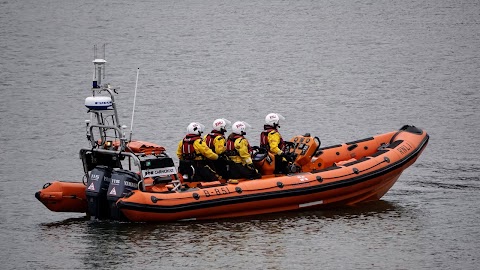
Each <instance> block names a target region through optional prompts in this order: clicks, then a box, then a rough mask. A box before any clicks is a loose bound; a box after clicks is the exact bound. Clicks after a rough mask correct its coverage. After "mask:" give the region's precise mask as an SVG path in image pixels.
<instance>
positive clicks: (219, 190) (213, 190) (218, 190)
mask: <svg viewBox="0 0 480 270" xmlns="http://www.w3.org/2000/svg"><path fill="white" fill-rule="evenodd" d="M203 193H205V196H206V197H210V196H212V195H223V194H229V193H230V190H228V188H227V187H221V188H209V189H205V190H203Z"/></svg>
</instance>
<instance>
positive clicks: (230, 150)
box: [225, 133, 251, 156]
mask: <svg viewBox="0 0 480 270" xmlns="http://www.w3.org/2000/svg"><path fill="white" fill-rule="evenodd" d="M238 138H242V139H244V138H245V137H243V136H242V135H238V134H235V133H232V134H230V136H228V138H227V146H226V150H225V154H226V155H227V156H239V155H240V154H239V153H238V151H237V149H235V141H236V140H237V139H238ZM248 151H249V152H251V148H250V145H248Z"/></svg>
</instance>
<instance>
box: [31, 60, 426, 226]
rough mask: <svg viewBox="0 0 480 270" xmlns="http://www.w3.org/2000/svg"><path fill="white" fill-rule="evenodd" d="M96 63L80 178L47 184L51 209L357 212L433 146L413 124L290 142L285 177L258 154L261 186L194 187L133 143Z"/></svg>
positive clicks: (161, 156)
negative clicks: (350, 137)
mask: <svg viewBox="0 0 480 270" xmlns="http://www.w3.org/2000/svg"><path fill="white" fill-rule="evenodd" d="M93 63H94V66H95V79H94V82H93V88H92V96H91V97H88V98H87V99H86V100H85V106H86V107H87V108H88V113H89V114H90V120H87V121H86V133H87V139H88V141H89V144H90V147H89V148H84V149H81V150H80V157H81V160H82V163H83V169H84V173H85V176H84V181H81V182H63V181H55V182H51V183H47V184H45V185H44V186H43V188H42V189H41V190H40V191H38V192H37V193H36V194H35V196H36V198H37V199H38V200H39V201H41V202H42V203H43V204H44V205H45V206H46V207H47V208H48V209H50V210H51V211H55V212H80V213H87V214H88V215H90V216H93V217H95V218H98V219H112V220H129V221H136V222H169V221H177V220H204V219H219V218H230V217H239V216H250V215H259V214H265V213H273V212H281V211H292V210H298V209H313V208H318V207H322V206H327V205H354V204H358V203H362V202H368V201H375V200H379V199H380V198H381V197H382V196H383V195H384V194H385V193H386V192H387V191H388V190H389V189H390V188H391V187H392V186H393V184H394V183H395V182H396V181H397V179H398V178H399V177H400V175H401V173H402V172H403V170H405V169H406V168H408V167H409V166H410V165H412V164H413V163H414V162H415V161H416V159H417V158H418V157H419V156H420V154H421V153H422V151H423V150H424V149H425V147H426V146H427V143H428V140H429V136H428V134H427V133H426V132H425V131H424V130H422V129H420V128H417V127H414V126H409V125H406V126H403V127H402V128H400V129H399V130H394V131H391V132H388V133H385V134H380V135H375V136H372V137H369V138H364V139H360V140H355V141H351V142H347V143H342V144H338V145H333V146H328V147H321V141H320V139H319V138H318V137H314V136H311V135H310V134H308V133H307V134H304V135H298V136H294V137H293V138H292V139H291V140H290V142H289V143H288V144H287V147H286V149H285V153H286V154H287V155H288V156H289V158H290V163H289V165H288V173H287V174H285V175H280V176H279V175H274V174H273V168H274V167H275V164H274V163H275V159H274V158H272V156H271V154H269V153H268V152H267V151H265V150H264V149H262V148H258V147H256V148H255V150H254V151H253V152H252V158H253V161H254V165H255V167H256V168H257V169H258V170H259V172H260V173H261V175H262V178H261V179H256V180H247V179H240V180H239V181H238V182H237V181H235V183H233V182H232V183H229V182H226V181H225V180H223V179H221V180H219V181H215V182H188V181H186V180H184V179H183V177H182V175H181V174H180V173H178V172H177V169H176V167H175V165H174V161H173V159H172V158H171V157H170V156H169V155H168V154H167V152H166V149H165V148H164V147H162V146H160V145H157V144H154V143H150V142H145V141H132V140H131V138H130V139H129V138H127V135H126V133H127V131H126V128H127V127H126V126H123V125H120V123H119V117H118V112H117V104H116V103H115V99H114V97H115V94H116V91H115V89H114V88H112V87H111V86H110V85H109V84H105V85H103V86H102V84H101V76H102V72H103V71H104V68H105V63H106V61H105V60H104V59H95V60H94V61H93ZM130 134H131V133H130ZM130 137H131V136H130Z"/></svg>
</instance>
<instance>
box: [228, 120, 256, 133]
mask: <svg viewBox="0 0 480 270" xmlns="http://www.w3.org/2000/svg"><path fill="white" fill-rule="evenodd" d="M247 127H252V126H250V125H249V124H248V123H247V122H243V121H237V122H235V123H233V125H232V132H233V133H235V134H238V135H245V134H247V132H246V130H247Z"/></svg>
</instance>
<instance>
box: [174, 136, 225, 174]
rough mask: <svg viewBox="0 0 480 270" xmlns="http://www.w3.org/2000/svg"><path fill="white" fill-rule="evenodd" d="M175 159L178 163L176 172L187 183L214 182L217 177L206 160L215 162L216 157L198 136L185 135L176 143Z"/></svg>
mask: <svg viewBox="0 0 480 270" xmlns="http://www.w3.org/2000/svg"><path fill="white" fill-rule="evenodd" d="M177 157H178V159H179V161H180V164H179V167H178V171H179V172H180V173H181V174H183V175H184V176H185V175H187V176H188V178H187V179H185V177H184V179H185V180H188V181H195V182H199V181H203V182H209V181H216V180H218V175H217V173H216V172H215V170H214V169H212V168H211V167H210V166H209V165H208V162H207V161H208V160H217V159H218V155H217V154H215V153H214V152H213V151H212V149H210V148H209V147H208V146H207V144H206V143H205V142H204V141H203V139H202V137H200V135H198V134H187V135H186V136H185V138H183V139H182V140H181V141H180V142H179V143H178V148H177Z"/></svg>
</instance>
